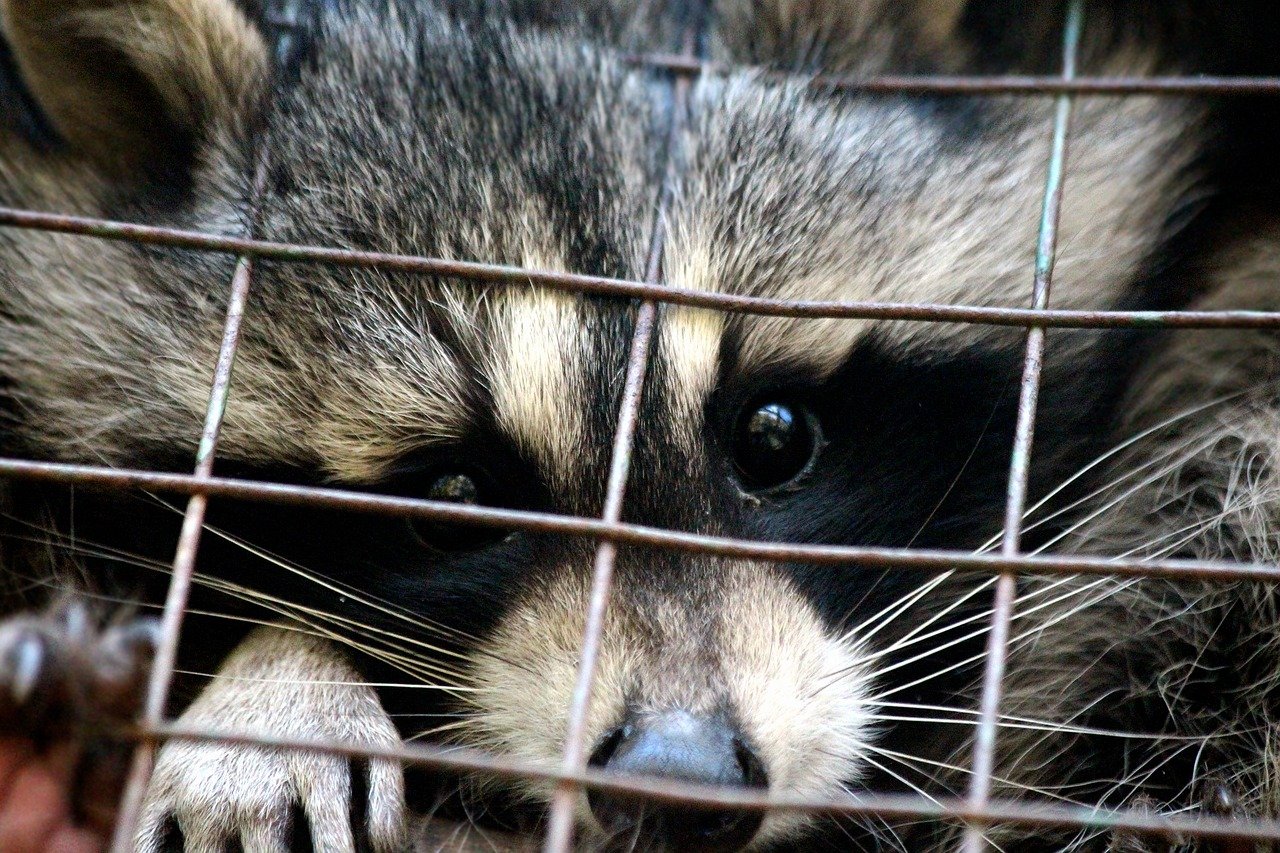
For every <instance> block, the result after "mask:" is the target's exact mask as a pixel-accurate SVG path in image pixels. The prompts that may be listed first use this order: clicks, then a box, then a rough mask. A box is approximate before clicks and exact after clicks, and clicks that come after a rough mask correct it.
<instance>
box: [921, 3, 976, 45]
mask: <svg viewBox="0 0 1280 853" xmlns="http://www.w3.org/2000/svg"><path fill="white" fill-rule="evenodd" d="M967 5H968V0H916V2H915V6H916V21H917V22H918V23H917V26H918V27H919V30H920V34H921V35H922V36H924V38H925V41H926V43H928V44H931V45H932V46H934V47H938V46H941V45H943V44H945V43H947V42H948V41H949V40H950V39H951V36H952V35H953V34H954V33H955V30H956V27H958V26H959V25H960V18H961V16H962V15H964V10H965V6H967Z"/></svg>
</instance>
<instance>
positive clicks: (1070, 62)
mask: <svg viewBox="0 0 1280 853" xmlns="http://www.w3.org/2000/svg"><path fill="white" fill-rule="evenodd" d="M1083 28H1084V0H1071V2H1070V4H1069V5H1068V6H1067V20H1066V24H1065V26H1064V27H1063V35H1062V79H1063V80H1066V81H1070V80H1071V79H1072V78H1073V77H1075V74H1076V60H1077V57H1078V55H1079V52H1080V33H1081V30H1082V29H1083ZM1072 99H1073V95H1072V94H1070V93H1063V94H1060V95H1058V97H1057V100H1056V102H1055V104H1054V116H1053V141H1052V143H1051V145H1050V151H1049V168H1048V172H1049V174H1048V177H1047V178H1046V179H1045V188H1044V206H1043V210H1042V213H1041V216H1040V230H1039V236H1038V239H1037V242H1036V266H1035V275H1034V277H1033V280H1032V296H1031V304H1032V307H1034V308H1039V309H1043V308H1045V307H1047V306H1048V304H1049V291H1050V290H1051V288H1052V285H1053V268H1054V262H1055V260H1056V257H1057V251H1058V223H1059V221H1060V219H1061V216H1062V192H1063V189H1064V177H1065V175H1064V172H1065V168H1066V161H1067V137H1068V134H1069V133H1070V132H1071V107H1072ZM1044 347H1045V328H1044V327H1043V326H1033V327H1031V328H1030V329H1029V330H1028V331H1027V354H1026V358H1025V360H1024V362H1023V367H1022V385H1021V387H1020V389H1019V394H1018V419H1017V422H1016V424H1015V427H1014V436H1013V453H1012V454H1011V455H1010V460H1009V488H1008V498H1007V500H1006V504H1005V516H1004V532H1003V535H1002V537H1001V542H1000V553H1001V554H1002V555H1004V556H1006V557H1016V556H1017V555H1018V552H1019V545H1020V542H1021V539H1022V516H1023V513H1024V512H1025V510H1026V505H1027V481H1028V478H1029V477H1030V473H1031V445H1032V441H1033V438H1034V436H1035V428H1036V409H1037V404H1038V402H1039V399H1040V381H1041V368H1042V366H1043V364H1044ZM1017 585H1018V577H1017V574H1016V573H1015V572H1013V571H1011V570H1006V571H1002V572H1001V573H1000V576H999V578H998V579H997V580H996V589H995V597H994V603H993V604H992V608H991V630H990V633H988V634H987V653H986V661H985V665H984V668H983V675H982V695H981V699H980V704H979V711H978V725H977V728H976V730H975V732H974V739H973V768H972V770H973V775H972V776H971V777H970V780H969V803H970V805H971V806H973V808H975V809H981V808H982V807H984V806H985V805H986V804H987V801H988V800H990V798H991V782H992V776H993V775H994V763H995V751H996V721H997V719H998V718H999V715H1000V700H1001V698H1002V694H1003V687H1004V673H1005V666H1006V663H1007V660H1008V651H1009V626H1010V624H1011V623H1012V622H1013V600H1014V594H1015V593H1016V591H1017ZM985 843H986V840H985V838H984V837H983V835H982V831H981V829H980V828H979V827H977V826H974V825H972V824H971V825H970V826H969V827H968V828H967V829H966V831H965V837H964V850H965V852H966V853H982V848H983V846H984V845H985Z"/></svg>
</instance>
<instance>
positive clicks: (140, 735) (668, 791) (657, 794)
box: [124, 723, 1280, 841]
mask: <svg viewBox="0 0 1280 853" xmlns="http://www.w3.org/2000/svg"><path fill="white" fill-rule="evenodd" d="M124 736H125V737H127V738H129V739H133V740H139V741H144V742H145V741H151V742H156V741H167V740H183V741H190V742H197V743H219V744H238V745H244V746H256V747H263V748H267V749H278V750H300V751H307V752H316V753H321V754H326V755H339V756H345V757H349V758H362V759H381V760H387V761H397V762H401V763H403V764H407V765H413V766H420V767H434V768H438V769H443V770H453V771H461V772H467V773H478V774H483V775H486V776H491V777H497V778H508V779H525V780H528V779H536V780H541V781H546V782H561V783H563V782H569V783H573V784H576V785H581V786H583V787H588V788H593V789H597V790H603V791H614V792H618V793H626V794H632V795H636V796H641V797H644V798H646V799H652V800H655V801H660V802H674V803H696V804H699V805H705V806H712V807H715V806H719V807H722V808H731V809H740V810H744V811H766V810H767V811H779V812H804V813H809V814H830V815H849V816H857V815H866V816H880V817H902V818H923V819H934V820H938V819H951V820H956V821H963V822H965V823H974V824H982V825H992V824H1002V823H1013V824H1023V825H1028V826H1041V827H1087V828H1090V829H1096V830H1123V831H1126V832H1133V833H1139V834H1149V835H1154V836H1160V837H1165V838H1177V837H1185V836H1194V837H1197V838H1203V839H1208V840H1216V841H1241V840H1248V841H1276V840H1280V821H1275V820H1265V821H1264V820H1233V819H1230V818H1224V817H1218V816H1209V815H1203V816H1201V815H1196V816H1187V815H1159V814H1154V813H1152V812H1151V811H1149V810H1145V809H1105V808H1093V807H1089V806H1069V805H1062V804H1057V803H1035V802H1028V801H1025V800H1000V799H993V800H991V801H989V802H988V804H987V805H986V806H985V807H983V808H981V809H975V808H971V807H970V806H969V805H968V803H967V802H966V801H965V800H962V799H959V798H954V797H952V798H938V799H937V800H936V801H930V800H926V799H923V798H921V797H919V796H917V795H913V794H912V795H908V794H888V793H885V794H874V793H868V794H863V795H850V796H841V797H836V798H818V797H796V796H788V795H785V794H770V793H768V792H762V791H761V790H760V789H753V788H742V787H734V786H712V785H698V784H694V783H690V782H684V781H680V780H676V779H661V778H656V777H638V776H636V777H624V776H620V775H618V774H613V773H609V772H607V771H601V770H596V769H593V768H587V769H585V770H582V771H579V772H574V773H566V772H564V771H563V770H561V769H556V768H554V767H551V766H548V765H544V764H539V763H536V762H532V761H527V760H523V759H518V758H509V757H505V756H499V755H494V754H491V753H488V752H483V751H481V750H477V749H471V748H468V747H457V746H440V745H435V744H429V743H415V744H403V745H400V746H397V747H380V746H366V745H362V744H361V745H358V744H349V743H337V742H333V741H327V740H308V739H301V738H288V737H275V736H271V735H260V734H251V733H240V732H232V731H219V730H216V729H205V728H198V727H194V726H190V725H186V724H182V723H162V724H159V725H156V726H154V727H151V728H144V727H135V728H133V729H131V730H129V731H127V732H124Z"/></svg>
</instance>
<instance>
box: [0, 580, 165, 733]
mask: <svg viewBox="0 0 1280 853" xmlns="http://www.w3.org/2000/svg"><path fill="white" fill-rule="evenodd" d="M159 629H160V626H159V622H157V621H156V620H155V619H150V618H142V619H135V620H132V621H121V622H118V623H115V624H111V625H109V626H107V627H106V628H105V629H101V630H100V629H99V627H98V626H97V625H96V624H95V621H94V619H93V618H92V616H91V615H90V612H89V609H88V607H86V606H85V605H84V604H83V603H81V602H79V601H69V602H66V603H64V604H62V605H60V606H58V607H57V608H55V609H53V610H51V611H50V612H49V613H47V614H44V615H20V616H15V617H12V618H10V619H7V620H4V621H0V731H4V732H6V733H9V734H17V735H21V736H26V737H31V738H34V739H36V740H49V739H57V738H62V737H67V736H70V735H73V734H76V733H82V732H85V731H87V730H92V729H98V728H100V727H102V726H103V725H107V724H110V723H123V722H127V721H129V720H132V719H133V718H134V717H135V716H136V715H137V713H138V711H139V710H140V708H141V706H142V699H143V694H144V688H145V686H146V679H147V674H148V673H149V671H150V669H151V659H152V657H153V655H154V653H155V647H156V642H157V640H158V638H159Z"/></svg>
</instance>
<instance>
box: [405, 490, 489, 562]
mask: <svg viewBox="0 0 1280 853" xmlns="http://www.w3.org/2000/svg"><path fill="white" fill-rule="evenodd" d="M488 491H490V490H489V489H487V488H486V487H485V484H484V480H483V479H482V478H479V477H476V476H473V475H471V474H468V473H463V472H461V471H447V472H444V473H440V474H436V475H435V476H434V477H431V478H430V479H429V480H428V486H427V489H426V493H425V494H423V495H422V497H425V498H426V499H427V500H432V501H445V502H447V503H456V504H466V505H468V506H480V505H483V504H486V503H489V502H490V501H489V500H488V496H487V492H488ZM409 526H410V528H411V529H412V530H413V532H414V535H415V536H417V537H418V538H419V539H420V540H422V542H423V544H425V545H428V546H430V547H432V548H436V549H439V550H442V551H470V550H473V549H476V548H480V547H482V546H484V545H487V544H489V543H490V542H494V541H496V540H498V539H501V538H502V537H503V536H505V535H506V533H507V532H506V531H504V530H498V529H495V528H492V527H477V526H473V525H467V524H451V523H449V522H447V521H437V520H434V519H430V518H415V519H410V520H409Z"/></svg>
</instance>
